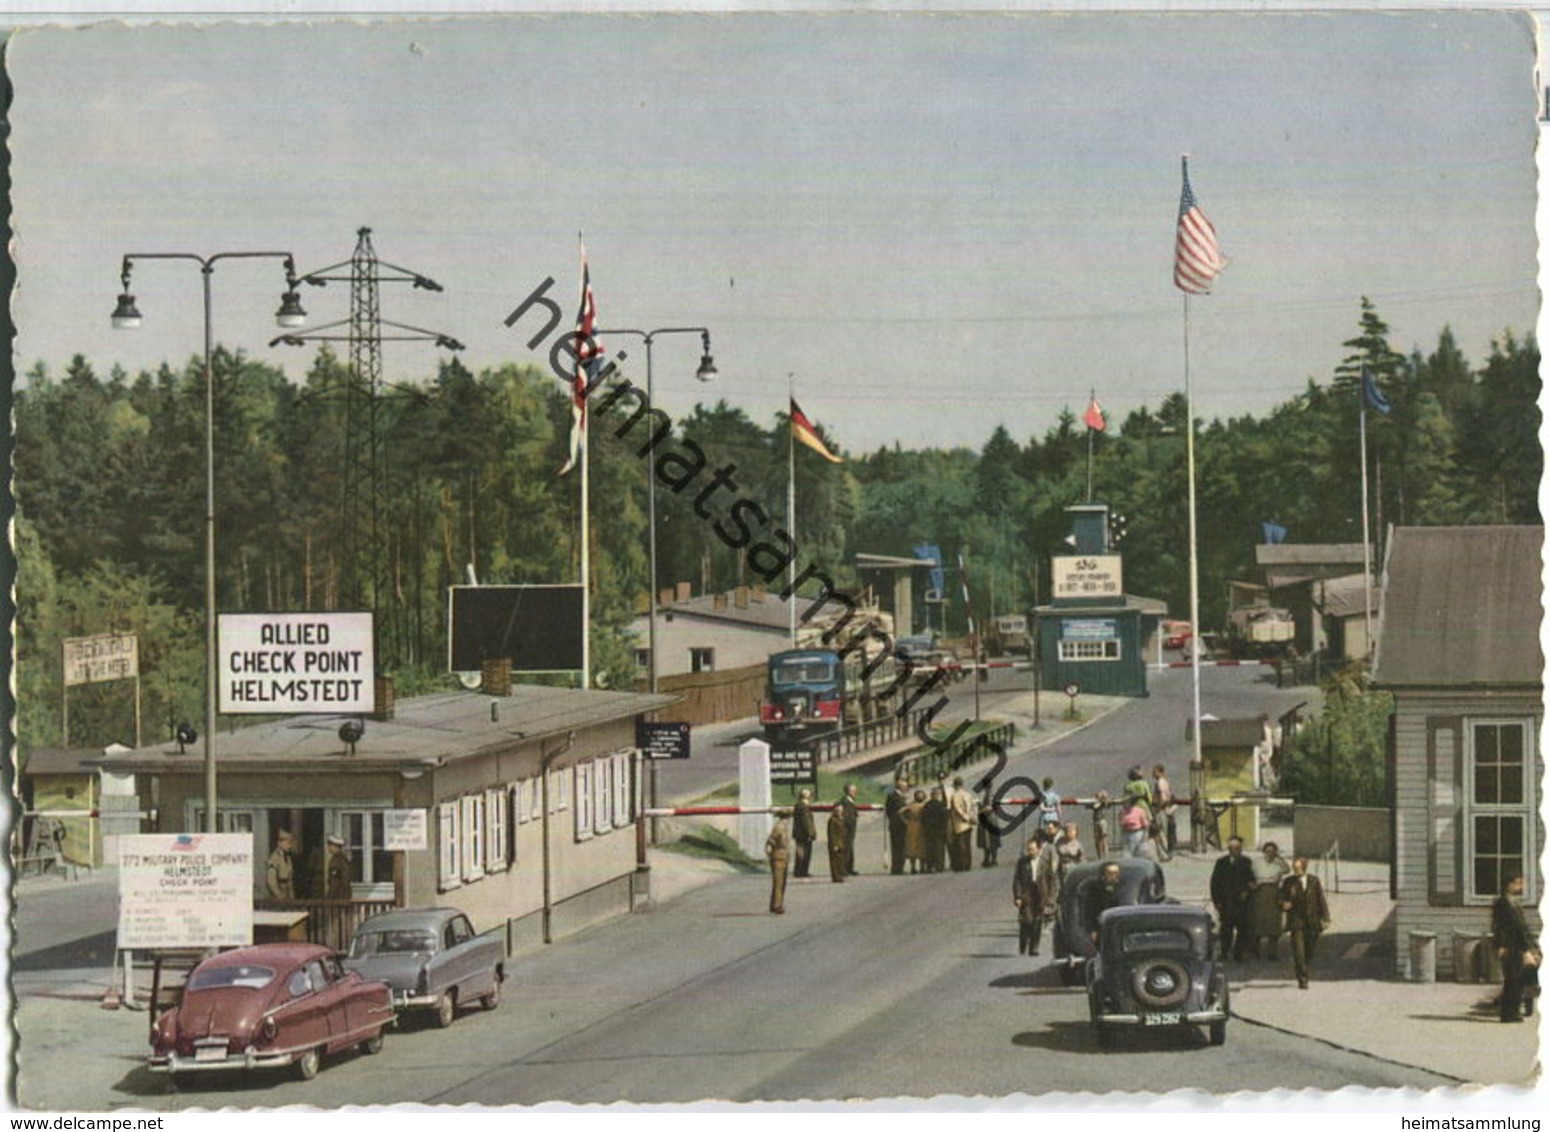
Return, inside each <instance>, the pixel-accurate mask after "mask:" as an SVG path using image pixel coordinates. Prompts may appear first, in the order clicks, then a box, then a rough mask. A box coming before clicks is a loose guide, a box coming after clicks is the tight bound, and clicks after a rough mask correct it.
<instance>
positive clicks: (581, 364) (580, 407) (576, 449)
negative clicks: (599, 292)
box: [560, 244, 603, 476]
mask: <svg viewBox="0 0 1550 1132" xmlns="http://www.w3.org/2000/svg"><path fill="white" fill-rule="evenodd" d="M596 326H597V302H596V300H595V299H593V297H592V271H591V269H590V268H589V267H588V266H587V246H586V244H582V245H581V309H580V310H578V311H577V312H576V329H575V331H574V334H573V336H574V338H575V347H576V374H575V376H574V377H573V378H572V379H571V407H570V418H571V425H570V459H568V460H566V461H565V466H564V467H563V468H561V469H560V475H562V476H563V475H564V474H565V473H566V472H568V471H570V470H571V469H572V468H574V467H575V466H576V461H577V460H578V459H580V458H581V454H582V453H583V452H584V451H585V450H586V447H587V394H588V393H589V392H591V388H590V386H591V380H592V375H593V373H594V372H595V371H596V369H597V360H598V359H599V358H600V357H602V356H603V348H602V346H600V345H599V344H598V341H597V339H595V338H594V337H592V331H593V328H594V327H596Z"/></svg>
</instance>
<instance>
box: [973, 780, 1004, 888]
mask: <svg viewBox="0 0 1550 1132" xmlns="http://www.w3.org/2000/svg"><path fill="white" fill-rule="evenodd" d="M976 836H977V838H978V840H979V848H980V854H981V856H980V867H981V868H985V869H993V868H995V867H996V857H997V856H999V855H1000V853H1001V824H1000V822H999V821H998V820H997V818H996V807H995V806H994V805H992V804H991V797H990V787H988V786H987V787H986V788H985V793H984V796H983V797H981V798H980V803H979V832H978V834H977V835H976Z"/></svg>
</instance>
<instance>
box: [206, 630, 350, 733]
mask: <svg viewBox="0 0 1550 1132" xmlns="http://www.w3.org/2000/svg"><path fill="white" fill-rule="evenodd" d="M371 617H372V615H371V614H370V613H223V614H221V615H220V617H219V619H218V621H217V626H218V641H219V645H218V648H217V650H216V651H217V655H218V657H219V663H218V667H217V679H218V684H219V689H220V697H219V700H220V710H221V711H222V712H223V713H226V714H232V715H250V714H268V715H306V714H312V715H354V714H368V713H370V712H372V711H375V710H376V682H375V676H376V657H375V652H374V649H373V645H372V623H371Z"/></svg>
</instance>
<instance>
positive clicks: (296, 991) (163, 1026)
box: [150, 943, 394, 1080]
mask: <svg viewBox="0 0 1550 1132" xmlns="http://www.w3.org/2000/svg"><path fill="white" fill-rule="evenodd" d="M393 1018H394V1015H393V998H392V992H391V991H389V990H388V987H387V984H386V983H379V982H373V981H370V980H368V979H363V978H361V976H360V975H358V974H356V973H354V972H353V971H345V969H344V968H343V967H342V966H341V965H340V962H339V956H338V954H336V953H335V952H333V951H331V950H329V949H328V948H326V947H320V946H318V945H317V944H312V943H264V944H259V945H257V946H255V947H243V948H238V949H237V950H235V951H226V952H222V953H221V954H219V955H215V956H212V957H211V958H209V959H206V960H205V961H204V962H203V963H201V964H199V966H197V967H195V968H194V970H193V972H192V973H191V974H190V975H189V977H188V982H187V983H186V984H184V987H183V997H182V1001H181V1002H179V1003H178V1005H177V1006H175V1007H174V1008H173V1009H171V1010H169V1011H167V1013H165V1014H163V1015H162V1016H161V1017H160V1018H158V1019H157V1020H156V1026H155V1028H154V1029H153V1031H152V1035H151V1057H150V1067H151V1069H152V1070H154V1071H158V1072H164V1073H171V1074H173V1075H174V1079H177V1077H179V1076H182V1075H184V1074H187V1073H193V1072H197V1071H203V1070H212V1069H269V1068H277V1067H280V1066H286V1065H294V1066H296V1071H297V1073H298V1074H300V1076H301V1078H302V1079H303V1080H309V1079H311V1078H312V1077H315V1076H316V1075H317V1071H318V1069H319V1067H320V1065H321V1064H322V1058H323V1057H324V1055H326V1054H331V1053H337V1052H338V1051H339V1050H343V1049H348V1048H349V1047H351V1046H359V1047H360V1048H361V1050H362V1051H363V1052H365V1053H376V1052H377V1051H378V1050H380V1049H381V1048H382V1030H383V1028H384V1027H386V1026H387V1025H389V1024H390V1023H391V1022H392V1021H393Z"/></svg>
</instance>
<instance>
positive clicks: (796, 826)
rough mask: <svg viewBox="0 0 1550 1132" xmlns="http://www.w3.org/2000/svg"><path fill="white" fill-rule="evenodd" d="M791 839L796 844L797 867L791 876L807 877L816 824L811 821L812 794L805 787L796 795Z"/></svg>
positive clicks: (810, 864) (816, 835) (815, 839)
mask: <svg viewBox="0 0 1550 1132" xmlns="http://www.w3.org/2000/svg"><path fill="white" fill-rule="evenodd" d="M791 838H792V840H793V841H795V842H796V844H797V867H796V871H795V873H794V874H793V875H795V876H799V877H805V876H808V875H810V870H811V868H812V864H813V842H815V841H817V840H818V823H817V822H815V821H813V792H812V791H811V790H809V789H808V788H807V787H805V786H804V787H802V792H801V793H800V794H798V795H797V808H796V814H795V816H794V817H793V819H792V829H791Z"/></svg>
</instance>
